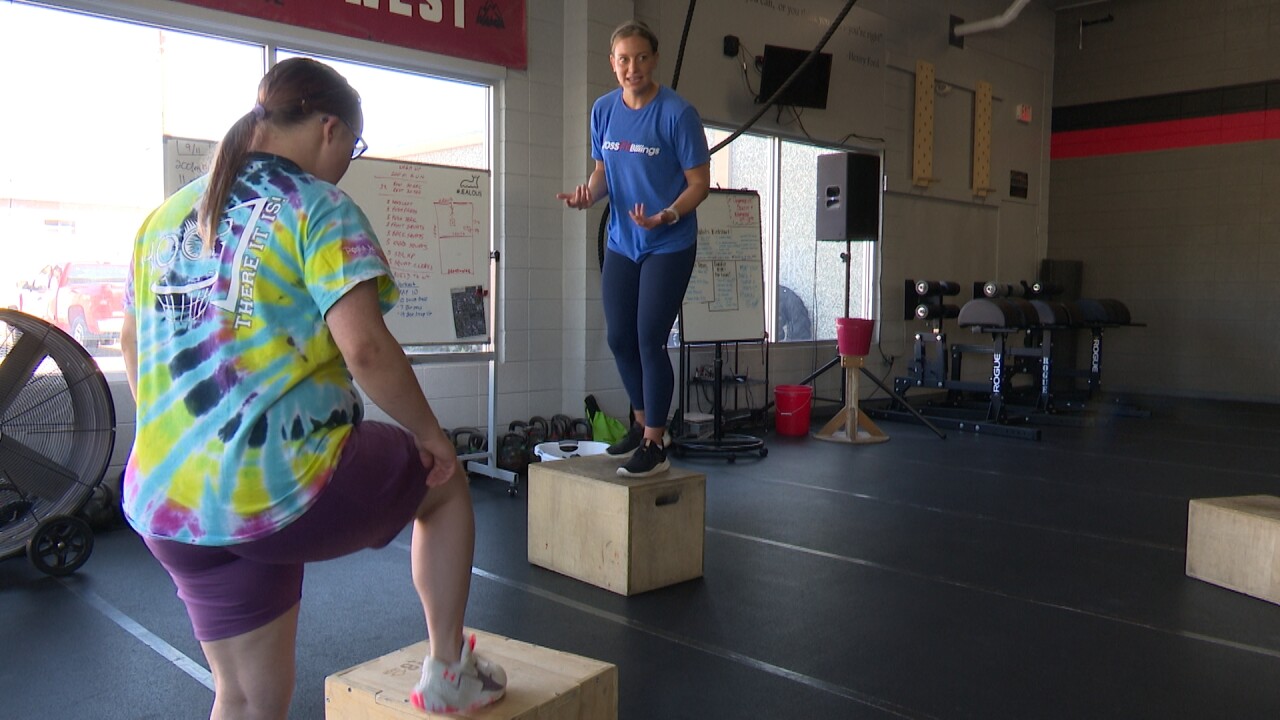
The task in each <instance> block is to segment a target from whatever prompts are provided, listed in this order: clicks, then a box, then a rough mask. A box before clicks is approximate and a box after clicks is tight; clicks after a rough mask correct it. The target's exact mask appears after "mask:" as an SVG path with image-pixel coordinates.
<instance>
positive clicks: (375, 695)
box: [324, 630, 618, 720]
mask: <svg viewBox="0 0 1280 720" xmlns="http://www.w3.org/2000/svg"><path fill="white" fill-rule="evenodd" d="M473 632H474V633H475V635H476V651H477V652H478V653H479V654H480V655H482V656H484V657H485V658H488V659H490V660H493V661H494V662H496V663H498V664H499V665H501V666H502V668H503V669H504V670H506V672H507V694H506V696H505V697H503V698H502V699H501V700H499V701H498V702H497V703H495V704H494V705H491V706H490V707H487V708H485V709H484V710H482V711H480V712H477V713H474V714H472V715H467V716H466V717H469V718H476V719H477V720H480V719H484V720H616V718H617V717H618V668H617V666H615V665H611V664H609V663H606V662H601V661H599V660H592V659H590V658H585V657H581V656H578V655H570V654H569V653H565V652H560V651H558V650H551V649H549V648H544V647H538V646H537V645H530V644H529V643H524V642H520V641H518V640H511V639H508V638H504V637H502V636H500V635H493V634H490V633H485V632H480V631H478V630H467V633H468V634H470V633H473ZM427 650H428V646H427V643H426V642H425V641H423V642H420V643H416V644H414V645H410V646H409V647H406V648H401V649H400V650H396V651H395V652H393V653H390V654H387V655H384V656H382V657H380V658H375V659H373V660H370V661H369V662H366V663H363V664H361V665H357V666H355V667H353V668H349V669H347V670H343V671H342V672H339V673H335V674H333V675H330V676H329V677H327V678H325V681H324V708H325V712H324V716H325V720H424V719H426V718H442V719H443V718H456V717H458V716H456V715H436V714H432V713H423V712H422V711H420V710H418V709H417V708H415V707H414V706H413V704H412V703H411V702H409V694H410V693H412V692H413V686H414V685H415V684H416V683H417V682H418V678H419V677H420V676H421V675H422V660H423V658H425V657H426V654H427Z"/></svg>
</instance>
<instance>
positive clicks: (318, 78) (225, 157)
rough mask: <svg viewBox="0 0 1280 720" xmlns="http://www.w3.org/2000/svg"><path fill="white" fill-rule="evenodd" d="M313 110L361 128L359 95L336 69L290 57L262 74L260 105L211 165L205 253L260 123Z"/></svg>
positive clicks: (203, 212)
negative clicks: (334, 116)
mask: <svg viewBox="0 0 1280 720" xmlns="http://www.w3.org/2000/svg"><path fill="white" fill-rule="evenodd" d="M315 113H328V114H331V115H337V116H338V117H339V118H341V119H342V120H343V121H344V122H346V123H347V124H348V125H349V126H351V127H359V122H360V95H359V93H357V92H356V91H355V89H353V88H352V87H351V85H350V84H348V83H347V80H346V78H344V77H342V75H340V74H339V73H338V71H337V70H334V69H333V68H331V67H329V66H328V65H325V64H324V63H322V62H317V61H315V60H311V59H309V58H289V59H288V60H285V61H283V62H280V63H277V64H276V65H275V66H274V67H272V68H271V70H269V71H268V72H267V74H266V75H264V76H263V78H262V81H261V82H259V83H258V100H257V104H255V105H254V106H253V109H252V110H250V111H249V112H247V113H245V114H244V115H243V116H241V118H240V119H239V120H236V121H235V123H234V124H232V125H231V128H230V129H229V130H227V134H226V135H224V136H223V138H222V142H220V143H218V149H217V152H215V153H214V157H213V162H212V163H211V164H210V166H209V185H208V187H206V188H205V191H204V197H203V198H201V200H200V208H199V217H198V220H197V223H198V225H199V228H200V235H201V237H202V238H203V240H204V246H205V249H206V251H208V250H211V249H212V248H213V242H214V239H215V238H217V236H218V225H220V224H221V223H222V216H223V213H224V211H225V207H226V204H227V199H228V197H229V196H230V195H231V188H232V186H233V185H234V184H235V180H236V176H237V175H238V174H239V173H240V169H241V168H242V167H244V162H245V159H246V158H247V157H248V156H249V149H250V147H252V145H253V139H254V136H255V135H256V134H257V131H258V126H259V124H261V123H264V122H265V123H271V124H272V125H275V126H277V127H290V126H293V125H297V124H299V123H301V122H303V121H304V120H306V119H308V118H310V117H311V116H312V115H314V114H315Z"/></svg>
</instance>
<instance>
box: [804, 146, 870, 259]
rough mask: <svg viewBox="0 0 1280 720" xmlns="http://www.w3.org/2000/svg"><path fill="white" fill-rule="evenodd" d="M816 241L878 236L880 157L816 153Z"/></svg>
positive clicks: (865, 238) (862, 238)
mask: <svg viewBox="0 0 1280 720" xmlns="http://www.w3.org/2000/svg"><path fill="white" fill-rule="evenodd" d="M817 213H818V214H817V223H816V226H817V236H818V239H819V240H839V241H841V242H843V241H845V240H875V239H877V238H879V237H880V156H879V155H866V154H863V153H835V154H831V155H819V156H818V209H817Z"/></svg>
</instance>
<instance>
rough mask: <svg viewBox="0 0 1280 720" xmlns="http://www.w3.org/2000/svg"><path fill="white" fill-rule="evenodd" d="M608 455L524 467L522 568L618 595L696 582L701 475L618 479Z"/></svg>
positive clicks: (702, 515)
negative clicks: (525, 550)
mask: <svg viewBox="0 0 1280 720" xmlns="http://www.w3.org/2000/svg"><path fill="white" fill-rule="evenodd" d="M622 463H623V461H622V460H620V459H618V458H615V457H610V456H608V455H592V456H589V457H578V458H570V459H568V460H556V461H553V462H542V463H535V464H533V465H530V466H529V487H528V498H529V562H530V563H533V564H534V565H538V566H540V567H544V568H547V569H548V570H554V571H556V572H558V573H561V574H563V575H568V576H569V577H572V578H576V579H578V580H582V581H583V582H587V583H591V584H592V585H596V586H598V587H602V588H604V589H606V590H610V591H613V592H616V593H619V594H621V595H634V594H636V593H641V592H645V591H647V590H653V589H655V588H660V587H665V586H667V585H673V584H675V583H678V582H682V581H684V580H692V579H694V578H698V577H702V550H703V533H704V530H705V523H706V476H705V475H702V474H701V473H696V472H692V471H689V470H685V469H682V468H676V467H672V468H671V469H670V470H668V471H666V472H663V473H659V474H657V475H655V476H653V477H648V478H638V479H633V478H623V477H619V476H618V474H617V470H618V467H619V466H620V465H622Z"/></svg>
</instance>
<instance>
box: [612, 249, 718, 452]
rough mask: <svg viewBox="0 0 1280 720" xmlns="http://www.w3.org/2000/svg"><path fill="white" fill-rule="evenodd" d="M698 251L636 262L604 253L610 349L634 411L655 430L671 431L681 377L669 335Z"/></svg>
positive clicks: (653, 257)
mask: <svg viewBox="0 0 1280 720" xmlns="http://www.w3.org/2000/svg"><path fill="white" fill-rule="evenodd" d="M697 253H698V248H697V246H696V245H695V246H692V247H690V248H689V249H688V250H681V251H679V252H674V253H663V254H653V255H646V256H645V257H644V258H642V259H641V260H640V262H634V261H632V260H631V259H629V258H628V257H627V256H626V255H622V254H621V253H616V252H614V251H613V250H607V251H606V252H605V256H604V269H603V270H601V273H600V285H601V295H602V296H603V299H604V320H605V325H606V326H607V332H608V340H609V349H610V350H612V351H613V359H614V361H615V362H616V363H617V364H618V374H619V375H621V376H622V386H623V387H625V388H626V390H627V396H628V397H630V398H631V405H632V407H634V408H635V409H636V410H644V413H645V424H646V425H649V426H650V427H666V425H667V413H669V412H670V411H671V393H672V391H673V390H674V389H675V384H676V378H675V372H674V371H673V370H672V369H671V358H670V357H669V356H668V355H667V337H668V335H670V333H671V325H672V324H673V323H675V321H676V315H678V314H679V313H680V303H681V302H683V301H684V291H685V288H687V287H688V286H689V278H690V276H692V275H693V261H694V258H695V257H696V256H697Z"/></svg>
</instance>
